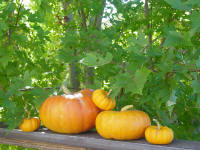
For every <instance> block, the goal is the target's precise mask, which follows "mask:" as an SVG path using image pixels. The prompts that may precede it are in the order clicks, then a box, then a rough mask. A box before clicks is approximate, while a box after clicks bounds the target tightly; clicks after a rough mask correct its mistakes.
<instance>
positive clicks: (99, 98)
mask: <svg viewBox="0 0 200 150" xmlns="http://www.w3.org/2000/svg"><path fill="white" fill-rule="evenodd" d="M107 94H108V92H106V91H104V90H102V89H98V90H95V91H94V92H93V94H92V100H93V102H94V103H95V105H96V106H97V107H98V108H100V109H102V110H112V109H113V108H114V107H115V105H116V101H115V100H112V99H110V98H108V97H106V95H107Z"/></svg>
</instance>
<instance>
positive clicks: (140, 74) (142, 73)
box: [130, 67, 151, 94]
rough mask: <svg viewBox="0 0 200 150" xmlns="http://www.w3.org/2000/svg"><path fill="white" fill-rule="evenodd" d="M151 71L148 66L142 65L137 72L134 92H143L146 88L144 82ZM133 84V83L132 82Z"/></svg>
mask: <svg viewBox="0 0 200 150" xmlns="http://www.w3.org/2000/svg"><path fill="white" fill-rule="evenodd" d="M150 73H151V71H150V70H149V69H147V68H146V67H141V68H140V69H138V70H137V71H136V72H135V75H134V81H133V83H132V84H133V87H132V93H134V94H142V90H143V88H144V84H145V83H146V81H147V77H148V76H149V74H150ZM130 84H131V83H130Z"/></svg>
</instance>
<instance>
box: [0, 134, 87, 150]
mask: <svg viewBox="0 0 200 150" xmlns="http://www.w3.org/2000/svg"><path fill="white" fill-rule="evenodd" d="M0 143H1V144H9V145H17V146H22V147H29V148H37V149H42V150H86V148H80V147H74V146H73V147H72V146H67V145H60V144H53V143H46V142H40V141H31V140H23V139H15V138H2V137H0Z"/></svg>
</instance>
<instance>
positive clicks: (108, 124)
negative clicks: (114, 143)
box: [96, 106, 151, 140]
mask: <svg viewBox="0 0 200 150" xmlns="http://www.w3.org/2000/svg"><path fill="white" fill-rule="evenodd" d="M127 108H130V107H129V106H128V107H127ZM122 110H123V111H102V112H100V113H99V114H98V116H97V118H96V130H97V132H98V133H99V134H100V135H101V136H102V137H104V138H106V139H116V140H133V139H139V138H142V137H144V132H145V129H146V128H147V127H148V126H150V125H151V121H150V118H149V116H148V114H146V113H145V112H143V111H139V110H125V109H122Z"/></svg>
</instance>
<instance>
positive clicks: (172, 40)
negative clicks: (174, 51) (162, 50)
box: [164, 31, 182, 46]
mask: <svg viewBox="0 0 200 150" xmlns="http://www.w3.org/2000/svg"><path fill="white" fill-rule="evenodd" d="M180 43H182V35H181V33H180V32H176V31H169V32H168V35H167V37H166V40H165V43H164V46H177V45H179V44H180Z"/></svg>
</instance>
